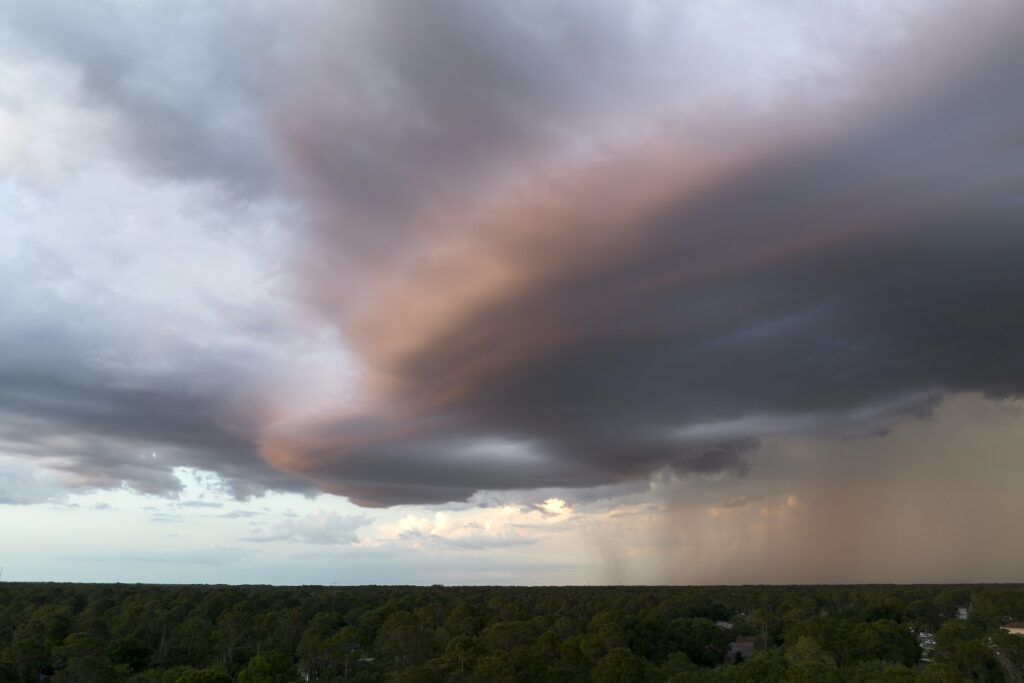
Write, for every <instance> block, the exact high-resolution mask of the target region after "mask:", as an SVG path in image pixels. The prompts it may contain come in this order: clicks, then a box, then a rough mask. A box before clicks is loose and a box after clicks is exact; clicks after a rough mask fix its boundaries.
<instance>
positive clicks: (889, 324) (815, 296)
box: [266, 5, 1024, 505]
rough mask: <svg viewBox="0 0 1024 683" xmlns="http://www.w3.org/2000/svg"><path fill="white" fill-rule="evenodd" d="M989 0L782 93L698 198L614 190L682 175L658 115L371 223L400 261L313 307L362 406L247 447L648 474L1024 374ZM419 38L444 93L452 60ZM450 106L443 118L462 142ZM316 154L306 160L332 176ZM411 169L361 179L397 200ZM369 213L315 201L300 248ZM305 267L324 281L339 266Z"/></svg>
mask: <svg viewBox="0 0 1024 683" xmlns="http://www.w3.org/2000/svg"><path fill="white" fill-rule="evenodd" d="M987 11H988V12H989V13H988V14H985V13H982V15H983V16H982V17H981V18H978V17H971V18H969V19H966V18H965V16H964V15H962V14H957V13H955V12H954V14H955V15H956V16H955V17H954V18H953V20H952V21H950V18H949V17H948V16H946V17H944V18H943V21H941V22H933V23H931V24H922V26H921V27H919V28H920V32H921V33H922V34H923V39H921V40H916V41H915V42H913V43H912V44H909V45H904V46H902V47H901V48H900V49H893V50H892V51H891V52H889V53H887V57H886V58H873V59H872V60H865V61H864V63H863V64H864V67H863V68H864V69H866V70H867V72H868V76H866V77H864V79H863V84H862V85H863V88H864V91H865V93H867V94H860V95H857V96H856V97H851V98H850V100H849V101H848V102H845V103H843V104H842V105H841V106H839V108H838V110H837V112H838V113H837V114H835V115H834V117H835V123H834V125H833V124H831V123H829V124H827V125H823V126H822V125H819V124H818V123H816V121H817V119H816V117H818V116H820V115H821V112H820V111H816V110H813V109H812V107H811V105H810V103H809V102H808V101H807V100H806V99H804V98H800V99H797V100H796V104H795V105H793V106H792V107H789V108H786V109H784V115H785V116H782V117H776V118H771V119H768V120H766V121H764V126H763V129H761V130H758V131H755V134H754V136H753V139H754V140H755V142H757V139H758V137H764V136H769V135H774V134H779V135H780V141H779V142H771V143H764V142H763V141H762V142H761V143H759V144H754V145H747V146H745V148H744V150H743V151H742V153H740V154H739V155H738V156H736V157H734V160H738V161H740V162H742V163H735V164H732V165H727V168H726V171H725V172H723V173H719V174H715V175H712V176H710V177H709V178H708V182H707V183H705V184H704V185H703V186H701V187H699V191H696V192H694V191H692V187H691V186H689V185H687V184H686V183H685V182H684V181H685V179H686V177H687V176H685V174H683V175H682V176H680V177H678V179H677V180H678V182H679V183H680V185H679V187H678V188H676V190H675V191H674V193H673V192H671V191H670V192H668V193H667V195H658V194H657V193H654V192H653V191H652V194H654V195H655V197H654V200H651V198H650V197H649V196H647V195H644V194H643V193H642V192H641V193H639V194H637V192H636V188H635V187H634V185H635V184H641V185H643V184H644V183H647V184H649V185H651V186H658V187H659V189H660V183H662V182H664V179H663V177H661V176H662V174H663V172H664V171H666V169H667V170H669V171H673V170H676V169H674V168H673V167H672V166H671V164H668V166H666V165H665V163H663V158H664V156H665V155H666V154H667V155H668V156H669V157H671V156H672V155H673V154H678V153H681V150H682V147H679V146H678V144H677V141H676V140H675V139H673V135H677V134H678V135H685V134H687V133H689V134H693V132H694V129H693V128H692V127H690V128H687V127H683V128H681V129H676V128H673V127H671V126H669V127H667V128H666V129H664V130H663V131H661V133H660V135H662V136H663V138H664V139H662V140H659V142H660V143H661V145H660V148H659V145H658V144H651V143H650V141H648V140H644V141H643V142H642V143H641V145H640V147H639V149H640V150H641V151H640V153H637V154H633V156H630V155H631V152H630V150H628V149H627V150H626V151H625V153H623V154H621V155H619V156H617V157H615V158H611V159H603V160H601V161H599V162H595V163H593V164H590V165H588V166H587V168H586V169H585V170H584V171H582V172H577V171H567V172H568V173H569V176H568V177H569V180H567V181H565V182H564V185H563V186H561V187H559V186H555V187H552V186H551V185H550V184H548V181H547V178H549V177H550V176H545V175H543V174H539V175H537V176H535V181H534V185H535V186H534V187H528V188H527V189H526V190H524V191H523V192H521V193H519V194H517V195H516V196H515V198H514V199H513V200H511V201H509V202H505V203H504V204H502V203H500V202H499V203H498V204H495V205H494V206H493V208H492V210H491V212H490V213H474V211H473V210H472V209H470V210H467V211H466V212H463V213H455V214H454V215H453V214H451V213H449V214H446V216H448V217H449V218H450V219H451V220H452V222H453V223H455V224H456V225H455V227H454V228H451V229H450V230H447V231H446V230H441V231H430V233H429V234H430V238H429V239H427V240H422V239H416V238H414V237H409V236H407V235H406V236H403V237H402V238H401V239H400V240H398V241H395V242H389V243H388V246H389V248H392V249H395V250H397V251H399V252H403V256H402V258H401V259H399V261H400V263H401V266H400V267H394V268H391V269H388V268H384V269H383V274H381V272H376V273H374V276H373V277H372V278H371V281H370V282H369V283H368V284H366V283H364V285H363V286H362V288H361V289H357V290H356V291H357V292H358V293H359V294H360V296H359V297H357V299H358V304H357V305H355V306H353V305H352V304H351V303H346V302H345V301H342V303H341V304H340V306H341V307H340V308H335V309H334V311H333V312H334V315H335V317H336V318H337V319H339V320H341V321H342V329H343V330H344V332H345V333H346V335H347V337H348V338H349V339H350V340H352V341H353V343H354V344H355V346H356V350H357V352H358V353H359V354H360V355H361V356H362V357H363V359H364V360H365V361H366V365H367V368H368V370H367V387H368V388H367V397H368V398H367V400H366V406H367V408H366V410H365V412H364V413H363V414H362V415H355V416H353V415H348V416H342V417H339V418H337V419H333V420H322V421H320V422H319V423H316V424H309V423H296V424H291V425H283V426H279V427H278V428H277V431H276V433H273V434H272V438H271V439H270V440H269V441H268V445H267V449H266V454H267V456H268V458H269V460H270V461H271V462H273V463H274V464H275V465H277V466H278V467H281V468H283V469H288V470H292V471H296V472H302V473H303V474H304V475H306V476H310V477H313V478H315V479H316V480H317V481H319V482H320V484H321V485H322V486H324V487H325V488H326V489H327V490H331V491H334V492H337V493H341V494H344V495H348V496H350V497H351V498H352V499H353V500H355V501H356V502H358V503H361V504H365V505H390V504H396V503H403V502H417V503H435V502H442V501H446V500H460V499H465V498H466V497H467V496H468V495H470V494H471V493H472V492H473V491H475V490H477V489H490V488H499V489H509V488H522V487H535V486H594V485H598V484H606V483H610V482H614V481H621V480H624V479H629V478H636V477H642V476H645V475H646V474H648V473H650V472H652V471H653V470H655V469H657V468H660V467H663V466H670V467H671V468H673V469H674V470H675V471H677V472H696V473H707V472H711V471H722V470H732V471H735V472H737V473H740V474H742V473H743V472H744V471H745V470H746V468H747V467H748V466H749V462H748V458H749V454H750V453H751V452H752V450H754V449H755V448H756V444H757V441H756V439H757V438H758V437H761V436H765V435H770V434H774V433H802V434H815V435H818V436H826V437H829V436H846V435H865V434H872V433H878V432H880V431H884V430H885V429H886V428H887V427H888V426H890V425H892V424H894V423H895V422H897V421H899V420H901V419H906V418H908V417H920V416H923V415H927V414H928V413H929V411H930V410H931V409H932V408H933V407H934V405H935V404H936V401H937V400H939V397H941V396H943V395H945V394H948V393H955V392H982V393H984V394H986V395H989V396H995V397H1004V396H1010V395H1017V394H1019V393H1020V392H1021V390H1022V388H1024V366H1022V364H1021V363H1020V361H1019V358H1018V356H1019V348H1020V346H1021V343H1022V342H1024V323H1022V322H1021V321H1022V320H1024V307H1022V304H1021V298H1020V297H1019V296H1018V295H1017V293H1018V292H1020V291H1024V274H1022V273H1024V271H1022V270H1021V269H1020V268H1019V262H1020V260H1021V256H1022V254H1024V236H1022V235H1024V233H1021V231H1020V230H1019V226H1020V223H1021V220H1022V218H1024V213H1022V211H1024V202H1022V200H1021V194H1020V192H1021V190H1020V188H1021V187H1022V182H1021V181H1022V180H1024V148H1022V147H1021V145H1020V143H1019V141H1020V140H1022V139H1024V126H1022V121H1024V97H1022V95H1021V91H1020V89H1019V88H1015V87H1013V85H1012V84H1013V83H1014V82H1015V78H1016V76H1015V75H1016V74H1018V73H1020V71H1021V69H1022V68H1024V50H1022V49H1021V44H1020V41H1018V40H1016V39H1015V37H1014V31H1015V30H1017V29H1019V28H1020V27H1021V26H1022V22H1021V16H1020V15H1021V12H1020V11H1019V9H1018V8H1016V7H1010V6H1008V5H1003V6H999V7H997V9H996V10H992V8H991V7H989V8H988V9H987ZM951 24H958V28H957V31H955V32H954V31H952V30H951V29H950V25H951ZM449 28H450V27H449ZM474 30H476V29H474ZM495 30H497V29H495ZM499 42H500V41H499ZM474 44H476V43H474ZM410 49H412V48H410ZM417 55H418V56H419V57H420V59H421V60H422V61H417V64H418V68H419V69H422V70H425V71H429V70H430V69H431V68H434V69H438V70H439V74H440V75H438V76H437V78H438V81H437V82H438V83H440V84H445V85H448V86H450V87H452V88H456V91H457V92H461V91H459V90H458V89H457V86H456V85H455V83H457V82H460V81H458V79H455V80H454V81H453V82H452V83H447V82H446V81H445V79H444V74H445V73H447V72H446V71H445V69H447V68H448V62H447V61H444V60H441V59H440V57H436V58H434V57H432V55H431V54H430V53H429V51H427V52H422V53H417ZM444 57H445V59H451V60H455V62H456V64H459V63H460V62H459V59H460V58H461V57H462V55H461V53H460V52H459V51H458V50H455V51H454V52H453V53H449V52H445V53H444ZM918 61H920V62H923V63H926V64H927V68H922V64H920V63H916V62H918ZM435 62H437V63H435ZM453 68H454V67H453ZM417 73H419V71H417ZM489 73H490V74H491V75H492V76H495V77H496V78H497V77H498V76H500V75H501V72H500V70H499V71H493V72H489ZM403 75H404V74H403V73H399V75H398V76H399V78H401V77H402V76H403ZM497 81H498V82H497V83H492V84H491V88H492V89H493V90H496V91H499V92H500V88H501V86H502V82H501V78H497ZM399 83H400V84H401V83H402V81H399ZM417 83H422V81H417ZM510 87H512V86H510ZM510 92H511V93H513V94H514V93H516V91H515V90H514V89H513V90H511V91H510ZM414 103H415V101H414ZM543 105H544V103H543V101H540V102H538V106H539V108H540V109H541V110H542V111H546V110H545V109H544V106H543ZM430 106H432V105H429V103H428V108H429V107H430ZM801 107H805V108H801ZM460 111H461V109H460ZM787 117H788V118H789V119H790V121H788V122H786V121H782V122H780V119H785V118H787ZM802 117H806V118H807V120H808V122H809V123H808V125H807V126H806V130H804V131H801V129H800V128H801V120H800V119H801V118H802ZM458 120H459V119H458V117H454V116H453V117H448V118H445V117H440V121H441V123H440V124H439V125H443V124H444V123H446V122H451V125H452V126H453V129H452V132H451V134H452V135H457V132H456V131H457V130H458V125H457V123H456V122H457V121H458ZM474 122H475V123H477V124H479V125H481V126H483V127H484V131H485V132H486V131H487V130H490V128H488V126H490V125H492V124H493V126H494V127H495V131H496V133H495V134H496V136H497V137H498V138H499V139H500V138H501V137H502V136H503V135H504V133H503V130H504V129H503V127H502V122H501V121H500V120H499V121H497V122H493V121H492V120H491V119H490V118H488V117H487V116H483V117H482V119H481V120H477V119H475V120H474ZM344 123H345V122H344V121H342V125H341V126H340V127H338V128H331V127H330V126H329V125H327V124H326V123H325V124H324V125H325V128H326V130H327V132H326V133H325V136H326V137H325V138H324V139H326V140H332V139H334V138H339V139H341V138H344V137H345V133H346V132H347V130H348V129H347V128H345V126H344ZM707 125H709V126H710V130H711V132H712V133H713V134H717V135H722V133H721V131H720V130H719V131H716V126H715V125H714V124H713V123H712V124H707ZM723 125H726V126H728V125H731V124H729V123H728V122H726V123H725V124H723ZM318 130H319V129H318V128H316V127H313V128H311V129H309V130H307V131H306V133H307V134H308V135H310V136H316V135H317V134H318ZM358 137H359V136H357V138H358ZM723 137H728V136H727V135H723ZM359 139H363V138H359ZM371 139H372V138H371ZM481 139H489V138H487V135H486V134H485V133H482V134H481ZM474 140H475V138H474V136H473V135H469V136H467V138H466V140H465V143H466V145H467V147H468V148H469V149H471V150H474V151H477V147H476V146H475V143H474ZM364 142H365V140H364ZM412 147H413V149H415V148H416V145H415V144H412ZM331 149H332V148H331V146H330V144H329V143H328V144H327V145H326V146H325V147H323V148H322V151H323V152H324V154H326V155H327V156H325V157H324V162H323V163H322V164H319V165H317V166H315V167H314V173H315V175H316V177H317V178H319V179H321V181H322V183H323V184H324V185H323V187H328V188H329V187H330V183H331V182H333V181H334V180H338V182H340V183H342V184H343V185H347V183H348V180H346V176H345V175H344V174H341V175H335V174H334V173H332V170H333V169H334V168H335V166H333V165H332V163H334V162H336V163H337V164H338V165H339V166H341V167H343V168H347V167H348V166H347V165H348V163H349V159H348V158H347V156H346V155H345V154H344V153H342V154H340V155H339V156H336V157H335V156H331V155H330V153H331ZM481 149H483V150H486V148H481ZM402 150H403V148H399V149H398V150H390V151H389V152H388V158H389V159H390V158H392V157H395V158H402V154H401V152H402ZM664 150H667V153H666V152H665V151H664ZM435 152H436V150H435ZM463 153H464V152H463V151H462V149H461V148H460V147H457V146H456V147H455V148H454V150H453V154H454V155H455V157H456V158H458V157H459V156H460V155H462V154H463ZM467 153H468V152H467ZM480 153H481V154H484V153H486V152H485V151H480ZM431 154H434V152H431ZM442 157H443V155H438V158H439V159H440V158H442ZM704 161H705V159H703V158H701V157H696V158H693V159H690V160H686V163H682V164H681V165H682V167H684V168H685V167H686V166H687V164H696V165H698V166H699V165H700V164H701V163H703V162H704ZM414 165H415V164H414ZM567 168H570V167H567ZM437 172H438V176H439V179H438V180H437V182H444V181H445V180H446V179H450V178H451V177H456V178H457V177H458V174H457V173H456V174H455V175H454V176H449V175H448V169H446V168H445V167H444V166H443V165H442V166H440V167H438V169H437ZM638 178H639V179H640V180H639V181H638V180H637V179H638ZM432 182H433V181H429V182H426V183H425V184H419V183H418V182H416V181H415V180H410V179H409V178H406V177H397V178H394V177H389V178H386V179H384V180H381V181H380V184H381V187H383V188H387V191H389V192H404V191H405V190H406V189H408V190H409V191H410V192H412V195H409V196H413V197H415V193H416V192H419V191H421V190H422V191H425V192H427V193H428V194H433V192H434V189H433V185H432ZM407 185H411V186H410V187H408V188H407ZM537 186H539V189H538V187H537ZM374 187H375V185H374ZM356 189H357V190H358V193H359V195H360V196H361V197H366V196H372V193H370V194H367V192H366V191H364V190H363V189H359V188H358V186H356ZM559 189H560V190H563V191H562V192H561V194H559V193H558V190H559ZM324 193H325V195H326V196H328V197H331V198H334V197H335V196H336V193H333V191H332V190H326V191H324ZM552 195H554V196H555V197H556V199H554V200H553V199H551V197H552ZM538 197H540V198H538ZM638 197H639V199H638ZM586 200H590V203H586ZM442 201H443V200H442ZM384 203H385V204H386V203H387V202H384ZM563 204H565V205H568V206H569V207H571V210H568V209H566V207H565V206H564V205H563ZM552 206H554V207H555V208H552ZM430 208H431V207H430V206H428V207H426V208H423V209H421V210H422V211H428V212H429V209H430ZM353 225H354V226H356V227H355V228H353ZM428 227H429V226H428ZM372 228H373V225H372V224H368V225H364V224H360V222H359V221H354V222H352V221H349V220H347V217H346V215H345V214H344V213H330V212H329V211H328V213H326V214H322V215H321V216H320V223H319V227H318V229H319V230H321V231H322V232H324V233H325V234H326V236H325V237H324V239H323V240H322V242H321V245H322V246H323V252H322V254H327V255H330V254H333V253H334V252H333V251H332V249H334V248H335V246H336V244H337V243H338V241H339V240H340V242H341V243H342V244H345V243H346V240H348V239H350V238H351V239H356V240H358V239H361V237H362V235H363V234H364V232H365V233H366V234H369V231H371V230H372ZM361 231H363V232H361ZM353 234H354V237H352V235H353ZM373 234H374V236H375V237H374V238H375V239H376V238H378V237H380V234H379V233H373ZM317 284H318V285H319V286H321V287H322V288H323V290H324V292H326V298H328V299H330V297H331V296H333V294H332V287H333V286H334V285H335V284H336V281H335V280H333V279H332V278H327V279H326V280H321V281H318V283H317Z"/></svg>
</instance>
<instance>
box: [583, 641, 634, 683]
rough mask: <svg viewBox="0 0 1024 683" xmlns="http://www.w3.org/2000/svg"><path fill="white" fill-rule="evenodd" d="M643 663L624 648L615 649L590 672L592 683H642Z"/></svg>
mask: <svg viewBox="0 0 1024 683" xmlns="http://www.w3.org/2000/svg"><path fill="white" fill-rule="evenodd" d="M644 665H645V662H644V660H643V659H641V658H639V657H637V656H636V655H634V654H633V653H632V652H630V651H629V650H628V649H626V648H624V647H617V648H615V649H614V650H612V651H611V652H609V653H608V654H606V655H605V656H604V657H602V658H601V660H600V661H599V662H598V663H597V665H596V666H595V667H594V668H593V670H592V671H591V672H590V680H591V681H593V682H594V683H642V681H643V680H644V678H645V676H644V674H645V666H644Z"/></svg>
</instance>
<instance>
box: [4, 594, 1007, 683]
mask: <svg viewBox="0 0 1024 683" xmlns="http://www.w3.org/2000/svg"><path fill="white" fill-rule="evenodd" d="M963 607H969V608H970V613H969V615H968V616H967V618H966V619H964V618H958V610H959V609H960V608H963ZM1015 620H1024V587H1021V586H817V587H762V586H749V587H717V588H646V587H616V588H590V587H586V588H585V587H577V588H569V587H565V588H446V587H442V586H435V587H431V588H412V587H372V586H370V587H358V588H331V587H297V588H277V587H266V586H239V587H230V586H145V585H86V584H12V583H6V584H0V681H4V682H7V681H11V682H22V683H29V682H32V683H37V682H39V681H52V682H53V683H62V682H74V683H91V682H96V683H104V682H107V681H112V682H118V683H121V682H125V683H231V682H233V681H237V683H292V682H294V681H354V682H355V681H388V682H394V683H421V682H422V683H429V682H432V681H459V682H462V681H465V682H467V683H475V682H481V683H482V682H486V683H493V682H498V683H500V682H503V681H540V682H544V681H553V682H554V681H557V682H559V683H562V682H565V681H587V682H591V683H627V682H629V683H631V682H634V681H637V682H639V681H655V682H663V683H688V682H697V683H706V682H715V683H717V682H725V683H739V682H744V681H752V682H754V681H756V682H759V683H762V682H768V683H770V682H772V681H778V682H790V681H792V682H800V681H813V682H815V683H819V682H825V683H827V682H829V681H849V682H852V683H876V682H878V683H880V682H883V681H907V682H911V681H914V682H916V681H925V682H928V683H953V682H959V681H1000V682H1002V681H1022V680H1024V638H1022V637H1020V636H1015V635H1011V634H1009V633H1008V632H1006V631H1003V630H1001V629H1000V628H999V626H1001V625H1002V624H1004V623H1007V622H1009V621H1015ZM932 636H933V637H932ZM932 642H934V647H931V643H932ZM921 643H924V645H925V649H924V650H922V646H921ZM751 646H752V651H751ZM744 650H746V656H744Z"/></svg>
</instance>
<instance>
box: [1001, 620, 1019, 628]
mask: <svg viewBox="0 0 1024 683" xmlns="http://www.w3.org/2000/svg"><path fill="white" fill-rule="evenodd" d="M1002 627H1003V628H1024V621H1014V622H1012V623H1010V624H1003V626H1002Z"/></svg>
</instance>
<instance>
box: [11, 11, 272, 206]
mask: <svg viewBox="0 0 1024 683" xmlns="http://www.w3.org/2000/svg"><path fill="white" fill-rule="evenodd" d="M0 6H2V7H3V8H4V14H5V24H6V28H7V30H8V32H9V34H8V38H9V39H8V46H7V49H8V50H10V51H12V52H14V51H15V50H17V54H21V55H23V56H24V57H26V58H39V57H42V58H46V59H50V60H53V61H55V62H56V63H57V64H61V65H64V66H66V67H67V68H70V69H73V70H75V71H76V72H77V73H78V74H79V75H80V81H81V90H82V100H83V103H84V104H86V105H88V106H92V107H95V108H98V109H100V110H101V111H105V112H108V113H111V114H113V115H114V116H115V117H116V118H117V119H118V121H119V124H120V125H119V126H118V128H117V129H116V136H117V139H116V140H115V143H116V144H117V145H118V147H119V148H120V150H121V153H122V155H123V156H125V157H126V158H128V159H132V160H136V161H138V162H139V167H140V168H142V169H144V170H149V171H151V172H153V173H156V174H159V175H168V176H171V177H175V178H181V179H184V180H186V181H190V182H191V181H194V180H197V179H199V180H214V181H217V182H220V183H222V184H223V185H225V186H226V187H229V188H230V189H231V190H233V191H234V192H239V193H243V194H246V195H256V194H262V193H266V192H272V191H275V184H276V178H275V175H276V172H275V167H274V159H273V156H274V155H273V149H272V143H271V139H270V136H269V135H268V133H267V121H266V119H265V102H266V100H267V99H268V97H269V93H268V92H267V88H268V87H270V85H271V84H272V82H273V78H272V76H273V72H274V55H275V54H277V53H278V52H280V51H281V50H283V49H285V43H286V36H285V31H284V27H285V26H287V25H288V23H289V22H288V19H287V15H288V12H287V11H286V7H285V4H284V3H270V4H267V5H266V6H265V7H263V8H259V9H257V8H254V7H252V6H249V5H248V4H247V3H239V2H228V3H218V4H216V5H213V4H211V5H198V4H181V5H178V4H166V3H158V2H143V3H140V4H139V5H136V6H133V7H132V8H131V9H130V10H127V9H126V8H125V7H124V6H121V5H119V4H118V3H114V2H97V3H91V4H90V5H89V6H88V7H86V6H84V5H83V6H80V7H75V6H69V5H67V4H65V3H61V2H54V1H50V0H44V1H41V2H18V1H17V0H9V1H8V2H5V3H3V4H2V5H0Z"/></svg>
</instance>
